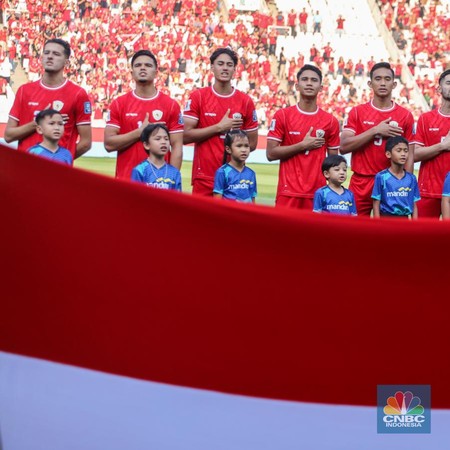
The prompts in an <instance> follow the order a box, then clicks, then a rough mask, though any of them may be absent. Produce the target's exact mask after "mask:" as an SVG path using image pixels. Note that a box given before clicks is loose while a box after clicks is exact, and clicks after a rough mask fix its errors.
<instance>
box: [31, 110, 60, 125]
mask: <svg viewBox="0 0 450 450" xmlns="http://www.w3.org/2000/svg"><path fill="white" fill-rule="evenodd" d="M55 114H58V115H60V116H61V117H62V114H61V113H60V112H59V111H56V109H51V108H48V109H43V110H42V111H39V112H38V113H37V114H36V117H35V118H34V121H35V122H36V123H37V124H38V125H39V124H40V123H41V122H42V121H43V120H44V119H45V118H46V117H53V116H54V115H55Z"/></svg>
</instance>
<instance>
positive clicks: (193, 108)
mask: <svg viewBox="0 0 450 450" xmlns="http://www.w3.org/2000/svg"><path fill="white" fill-rule="evenodd" d="M200 100H201V97H200V91H199V90H196V91H194V92H192V94H191V96H190V97H189V100H188V101H187V103H186V106H185V107H184V111H183V116H184V117H189V118H190V119H195V120H199V118H200Z"/></svg>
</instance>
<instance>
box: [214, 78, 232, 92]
mask: <svg viewBox="0 0 450 450" xmlns="http://www.w3.org/2000/svg"><path fill="white" fill-rule="evenodd" d="M213 88H214V91H215V92H217V93H218V94H219V95H230V94H231V93H232V92H233V86H231V82H229V81H225V82H222V81H216V82H215V83H214V85H213Z"/></svg>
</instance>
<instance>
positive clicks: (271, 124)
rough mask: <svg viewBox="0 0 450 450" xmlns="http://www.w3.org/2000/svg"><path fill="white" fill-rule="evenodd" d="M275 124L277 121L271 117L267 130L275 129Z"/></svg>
mask: <svg viewBox="0 0 450 450" xmlns="http://www.w3.org/2000/svg"><path fill="white" fill-rule="evenodd" d="M276 124H277V121H276V120H275V119H272V122H270V127H269V131H273V130H275V125H276Z"/></svg>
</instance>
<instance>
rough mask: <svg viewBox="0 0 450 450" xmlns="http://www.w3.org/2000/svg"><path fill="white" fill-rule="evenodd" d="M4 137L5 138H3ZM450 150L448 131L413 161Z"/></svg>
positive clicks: (418, 152)
mask: <svg viewBox="0 0 450 450" xmlns="http://www.w3.org/2000/svg"><path fill="white" fill-rule="evenodd" d="M5 139H6V138H5ZM448 151H450V131H449V132H448V133H447V136H445V138H444V139H442V141H441V142H439V143H437V144H434V145H430V146H429V147H424V146H423V145H420V144H415V145H414V161H416V162H417V161H428V160H429V159H433V158H435V157H436V156H438V155H439V154H440V153H442V152H448Z"/></svg>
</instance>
